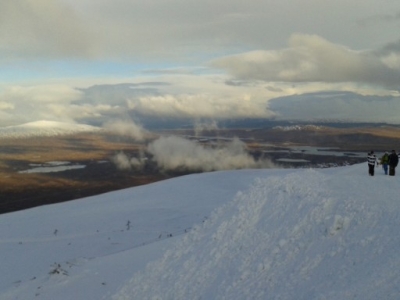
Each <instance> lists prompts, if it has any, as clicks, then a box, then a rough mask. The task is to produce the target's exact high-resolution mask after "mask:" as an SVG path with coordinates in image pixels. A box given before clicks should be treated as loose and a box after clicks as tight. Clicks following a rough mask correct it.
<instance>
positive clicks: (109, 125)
mask: <svg viewBox="0 0 400 300" xmlns="http://www.w3.org/2000/svg"><path fill="white" fill-rule="evenodd" d="M103 128H104V129H106V130H107V131H109V132H111V133H115V134H118V135H124V136H129V137H132V138H134V139H135V140H137V141H143V140H144V139H145V136H146V134H147V133H146V131H145V130H144V129H143V128H142V127H141V126H140V125H138V124H136V123H135V122H133V121H132V120H112V121H108V122H106V123H105V124H104V125H103Z"/></svg>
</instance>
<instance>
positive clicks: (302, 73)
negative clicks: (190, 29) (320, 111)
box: [211, 34, 400, 88]
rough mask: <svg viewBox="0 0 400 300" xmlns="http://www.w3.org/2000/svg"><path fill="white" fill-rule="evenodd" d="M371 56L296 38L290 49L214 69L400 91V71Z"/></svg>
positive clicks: (234, 59) (219, 63)
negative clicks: (382, 87)
mask: <svg viewBox="0 0 400 300" xmlns="http://www.w3.org/2000/svg"><path fill="white" fill-rule="evenodd" d="M387 63H388V62H386V63H384V62H383V61H382V60H381V58H380V57H377V56H376V55H374V54H373V53H371V52H359V51H353V50H350V49H348V48H346V47H343V46H340V45H336V44H333V43H331V42H329V41H327V40H325V39H323V38H321V37H319V36H316V35H303V34H295V35H293V36H291V38H290V39H289V47H288V48H286V49H283V50H275V51H252V52H247V53H244V54H239V55H234V56H228V57H225V58H220V59H216V60H214V61H213V62H212V63H211V64H212V65H213V66H214V67H217V68H222V69H224V70H227V71H228V72H229V73H230V74H231V75H233V76H234V77H236V78H238V79H242V80H264V81H275V82H295V83H304V82H329V83H337V82H356V83H360V84H372V85H380V86H384V87H389V88H398V82H399V81H400V70H399V69H395V68H391V67H388V65H387Z"/></svg>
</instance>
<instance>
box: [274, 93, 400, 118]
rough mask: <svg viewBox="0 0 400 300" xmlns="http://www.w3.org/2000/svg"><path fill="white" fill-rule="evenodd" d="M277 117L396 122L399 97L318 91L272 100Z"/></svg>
mask: <svg viewBox="0 0 400 300" xmlns="http://www.w3.org/2000/svg"><path fill="white" fill-rule="evenodd" d="M269 107H270V109H272V110H273V111H275V112H276V114H277V119H283V120H296V121H299V120H306V121H308V122H312V121H345V122H383V123H392V124H400V116H399V114H398V112H399V111H400V97H399V96H398V95H397V96H376V95H373V96H368V95H365V96H363V95H360V94H356V93H350V92H332V91H331V92H318V93H309V94H303V95H293V96H288V97H281V98H277V99H273V100H271V101H270V102H269Z"/></svg>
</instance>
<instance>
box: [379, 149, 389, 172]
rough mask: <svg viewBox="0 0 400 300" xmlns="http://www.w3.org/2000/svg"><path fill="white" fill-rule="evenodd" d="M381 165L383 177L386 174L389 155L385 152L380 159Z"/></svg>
mask: <svg viewBox="0 0 400 300" xmlns="http://www.w3.org/2000/svg"><path fill="white" fill-rule="evenodd" d="M381 165H382V168H383V171H384V172H385V175H387V174H388V165H389V153H388V152H387V151H386V152H385V154H383V156H382V157H381Z"/></svg>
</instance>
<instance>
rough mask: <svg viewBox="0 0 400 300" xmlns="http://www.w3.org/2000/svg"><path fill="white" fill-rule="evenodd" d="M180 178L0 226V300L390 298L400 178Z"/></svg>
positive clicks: (399, 283)
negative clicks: (0, 268) (0, 269)
mask: <svg viewBox="0 0 400 300" xmlns="http://www.w3.org/2000/svg"><path fill="white" fill-rule="evenodd" d="M376 173H377V174H376V176H375V177H369V176H368V175H367V166H366V164H360V165H354V166H347V167H340V168H331V169H316V170H312V169H309V170H304V169H301V170H300V169H297V170H289V169H285V170H241V171H224V172H214V173H203V174H197V175H190V176H184V177H180V178H176V179H171V180H167V181H163V182H158V183H154V184H150V185H147V186H141V187H135V188H131V189H126V190H122V191H118V192H111V193H107V194H103V195H100V196H96V197H90V198H86V199H81V200H77V201H71V202H67V203H62V204H56V205H50V206H44V207H39V208H34V209H30V210H26V211H20V212H15V213H9V214H4V215H0V260H1V262H0V264H1V267H2V271H1V280H0V299H2V300H3V299H4V300H6V299H24V300H26V299H49V300H50V299H58V300H64V299H71V300H72V299H74V300H75V299H113V300H123V299H174V300H175V299H238V300H239V299H240V300H242V299H296V300H297V299H304V300H305V299H307V300H309V299H398V297H399V294H400V288H399V287H400V255H399V254H398V253H399V245H400V235H399V234H398V230H399V228H400V201H399V196H398V195H399V193H400V182H399V181H400V179H399V177H389V176H385V175H383V172H382V171H381V170H380V169H378V170H377V171H376Z"/></svg>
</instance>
